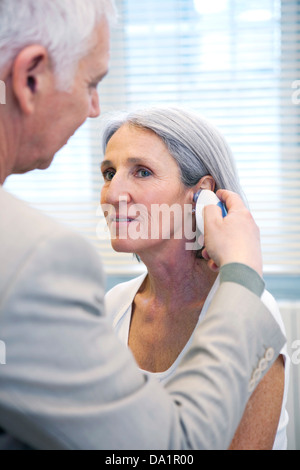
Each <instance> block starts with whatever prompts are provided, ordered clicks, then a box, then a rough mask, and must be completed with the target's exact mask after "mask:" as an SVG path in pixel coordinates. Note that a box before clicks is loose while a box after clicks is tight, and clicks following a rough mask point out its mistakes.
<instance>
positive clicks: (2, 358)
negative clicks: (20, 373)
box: [0, 341, 6, 366]
mask: <svg viewBox="0 0 300 470" xmlns="http://www.w3.org/2000/svg"><path fill="white" fill-rule="evenodd" d="M5 364H6V345H5V343H4V341H0V365H2V366H3V365H5Z"/></svg>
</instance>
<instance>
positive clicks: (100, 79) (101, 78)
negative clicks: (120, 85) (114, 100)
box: [96, 70, 109, 82]
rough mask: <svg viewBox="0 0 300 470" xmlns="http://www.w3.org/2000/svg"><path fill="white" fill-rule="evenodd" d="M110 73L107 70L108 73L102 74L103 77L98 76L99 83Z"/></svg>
mask: <svg viewBox="0 0 300 470" xmlns="http://www.w3.org/2000/svg"><path fill="white" fill-rule="evenodd" d="M108 73H109V70H106V72H104V73H102V74H101V75H98V77H97V78H96V80H97V81H98V82H101V81H102V80H103V79H104V78H105V77H106V76H107V75H108Z"/></svg>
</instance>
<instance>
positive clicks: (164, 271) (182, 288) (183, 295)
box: [140, 246, 217, 310]
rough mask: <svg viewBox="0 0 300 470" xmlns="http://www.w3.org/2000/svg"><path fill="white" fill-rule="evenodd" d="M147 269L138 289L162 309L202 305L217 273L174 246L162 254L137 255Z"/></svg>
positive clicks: (187, 252)
mask: <svg viewBox="0 0 300 470" xmlns="http://www.w3.org/2000/svg"><path fill="white" fill-rule="evenodd" d="M141 259H142V261H143V262H144V263H145V265H146V266H147V269H148V276H147V278H146V280H145V282H144V284H143V286H142V289H141V291H140V293H141V294H143V295H144V297H146V298H148V299H155V301H156V303H158V304H161V305H162V306H165V308H166V309H168V310H169V309H172V308H173V309H174V306H175V307H176V306H178V307H180V306H186V307H188V306H190V307H191V308H192V306H193V305H195V306H196V305H197V306H198V305H200V304H203V303H204V301H205V299H206V297H207V295H208V293H209V291H210V289H211V287H212V285H213V284H214V282H215V280H216V277H217V274H216V273H213V272H212V271H210V270H209V268H208V267H207V262H206V261H205V260H201V259H197V258H196V257H195V253H194V252H192V251H186V250H185V249H181V247H180V246H179V247H177V249H174V248H173V249H172V250H170V251H168V252H167V253H166V254H165V256H164V253H162V252H160V253H158V252H155V253H147V254H146V255H144V254H141Z"/></svg>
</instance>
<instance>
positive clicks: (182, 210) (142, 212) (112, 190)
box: [101, 124, 193, 254]
mask: <svg viewBox="0 0 300 470" xmlns="http://www.w3.org/2000/svg"><path fill="white" fill-rule="evenodd" d="M101 170H102V174H103V177H104V186H103V189H102V192H101V205H102V209H103V211H104V213H105V216H106V219H107V223H108V226H109V229H110V232H111V238H112V246H113V248H114V249H115V250H116V251H122V252H132V253H137V254H140V253H142V252H143V251H145V250H149V249H151V248H153V247H155V248H156V249H157V248H158V247H159V245H160V246H161V244H166V243H169V242H170V240H175V239H176V240H185V239H186V238H185V235H186V232H185V230H186V228H185V225H186V222H187V219H189V220H191V218H192V216H191V211H192V199H193V190H192V189H190V188H186V187H185V186H184V185H183V183H182V182H181V179H180V170H179V168H178V165H177V163H176V161H175V160H174V159H173V157H172V156H171V155H170V153H169V151H168V149H167V147H166V145H165V144H164V142H163V141H162V140H161V139H160V138H159V137H158V136H157V135H156V134H155V133H154V132H152V131H150V130H145V129H139V128H136V127H133V126H129V125H127V124H126V125H123V126H122V127H121V128H120V129H119V130H118V131H117V132H116V133H115V134H114V135H113V137H112V138H111V140H110V141H109V143H108V146H107V150H106V154H105V158H104V161H103V163H102V166H101Z"/></svg>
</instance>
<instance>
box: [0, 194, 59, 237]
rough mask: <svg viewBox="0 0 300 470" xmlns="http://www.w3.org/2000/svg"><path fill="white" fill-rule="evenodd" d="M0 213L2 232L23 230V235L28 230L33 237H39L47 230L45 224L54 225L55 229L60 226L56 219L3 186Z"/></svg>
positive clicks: (0, 197) (0, 195)
mask: <svg viewBox="0 0 300 470" xmlns="http://www.w3.org/2000/svg"><path fill="white" fill-rule="evenodd" d="M0 214H1V217H0V226H1V231H2V233H6V232H8V231H12V232H14V233H16V232H17V231H21V233H22V234H23V235H24V234H26V233H27V232H28V233H30V236H31V237H37V236H39V233H40V232H42V231H44V230H45V226H47V227H48V228H50V227H53V229H54V228H55V227H56V228H58V227H60V225H59V224H58V223H57V222H56V221H55V220H54V219H51V218H50V217H47V216H46V215H44V214H43V213H42V212H40V211H38V210H37V209H34V208H33V207H31V206H30V205H29V204H27V203H26V202H24V201H21V200H20V199H18V198H16V197H15V196H13V195H12V194H10V193H8V192H7V191H5V190H4V189H3V188H1V187H0ZM33 228H34V230H33Z"/></svg>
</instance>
